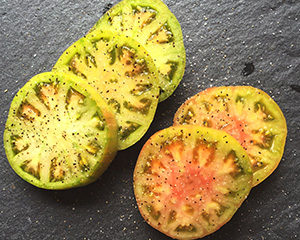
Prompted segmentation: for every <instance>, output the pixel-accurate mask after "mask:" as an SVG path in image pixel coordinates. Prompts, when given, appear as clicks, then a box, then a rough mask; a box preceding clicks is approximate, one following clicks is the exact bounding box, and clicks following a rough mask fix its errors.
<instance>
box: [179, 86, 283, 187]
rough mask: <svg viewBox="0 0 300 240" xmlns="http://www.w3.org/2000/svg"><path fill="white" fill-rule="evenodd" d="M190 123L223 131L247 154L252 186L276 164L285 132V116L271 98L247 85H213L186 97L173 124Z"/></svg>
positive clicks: (268, 173) (279, 158)
mask: <svg viewBox="0 0 300 240" xmlns="http://www.w3.org/2000/svg"><path fill="white" fill-rule="evenodd" d="M178 124H183V125H185V124H192V125H200V126H205V127H209V128H214V129H218V130H223V131H226V132H227V133H229V134H230V135H232V136H233V137H234V138H236V139H237V140H238V141H239V143H240V144H241V145H242V146H243V148H244V149H245V150H246V151H247V153H248V154H249V156H250V159H251V164H252V168H253V171H254V175H253V178H254V181H253V186H256V185H258V184H259V183H261V182H262V181H263V180H264V179H266V178H267V177H268V176H269V175H270V174H271V173H272V172H273V171H274V170H275V169H276V167H277V166H278V164H279V162H280V160H281V158H282V155H283V151H284V145H285V140H286V135H287V126H286V121H285V118H284V116H283V114H282V112H281V110H280V108H279V106H278V105H277V104H276V103H275V102H274V100H273V99H272V98H271V97H270V96H268V95H267V94H266V93H265V92H263V91H262V90H259V89H256V88H253V87H249V86H236V87H214V88H209V89H206V90H204V91H202V92H200V93H198V94H197V95H195V96H193V97H191V98H190V99H188V100H187V101H186V102H185V103H184V104H183V105H182V106H181V107H180V108H179V109H178V111H177V112H176V114H175V117H174V125H178Z"/></svg>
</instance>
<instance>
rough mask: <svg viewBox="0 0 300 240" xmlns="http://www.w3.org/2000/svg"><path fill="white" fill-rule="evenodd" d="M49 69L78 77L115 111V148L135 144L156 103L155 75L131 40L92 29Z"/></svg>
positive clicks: (139, 49)
mask: <svg viewBox="0 0 300 240" xmlns="http://www.w3.org/2000/svg"><path fill="white" fill-rule="evenodd" d="M53 71H63V72H68V73H71V74H73V75H76V76H79V77H81V78H82V79H84V81H86V82H87V83H89V84H90V85H91V86H92V87H94V88H95V89H96V90H97V92H98V93H99V94H100V95H101V96H102V98H103V99H104V101H105V102H106V103H107V104H108V105H109V106H110V107H111V108H112V110H113V112H114V114H115V117H116V120H117V123H118V125H119V132H118V138H119V141H118V149H119V150H123V149H126V148H128V147H130V146H131V145H133V144H134V143H136V142H137V141H138V140H139V139H140V138H141V137H142V136H143V135H144V134H145V132H146V131H147V129H148V128H149V126H150V124H151V122H152V120H153V118H154V114H155V111H156V108H157V104H158V95H159V88H158V84H157V79H158V76H157V70H156V67H155V65H154V63H153V61H152V59H151V57H149V55H148V53H147V52H146V50H145V49H144V48H143V47H142V46H141V45H140V44H139V43H138V42H136V41H135V40H133V39H131V38H129V37H124V36H116V35H113V33H112V32H109V31H94V32H92V33H90V34H88V35H87V36H85V37H83V38H81V39H80V40H78V41H77V42H76V43H74V44H73V45H71V46H70V47H69V48H68V49H67V50H66V51H65V52H64V53H63V54H62V55H61V57H60V58H59V59H58V61H57V63H56V64H55V66H54V68H53Z"/></svg>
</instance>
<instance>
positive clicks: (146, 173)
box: [134, 125, 252, 239]
mask: <svg viewBox="0 0 300 240" xmlns="http://www.w3.org/2000/svg"><path fill="white" fill-rule="evenodd" d="M251 187H252V169H251V165H250V160H249V157H248V155H247V154H246V152H245V150H244V149H243V148H242V147H241V146H240V144H239V143H238V142H237V141H236V140H235V139H234V138H232V137H231V136H230V135H229V134H227V133H225V132H224V131H218V130H213V129H209V128H204V127H199V126H193V125H185V126H173V127H169V128H167V129H164V130H161V131H159V132H157V133H155V134H154V135H153V136H152V137H151V138H150V139H149V140H148V141H147V142H146V143H145V145H144V146H143V148H142V150H141V152H140V155H139V157H138V160H137V163H136V166H135V170H134V192H135V196H136V201H137V203H138V207H139V210H140V212H141V215H142V216H143V218H144V219H145V220H146V221H147V222H148V224H150V225H151V226H152V227H154V228H156V229H157V230H159V231H161V232H162V233H164V234H166V235H168V236H170V237H172V238H176V239H197V238H200V237H204V236H206V235H208V234H210V233H212V232H214V231H216V230H217V229H219V228H220V227H221V226H222V225H224V224H225V223H226V222H228V221H229V220H230V219H231V217H232V216H233V214H234V213H235V212H236V211H237V209H238V207H239V206H240V205H241V204H242V202H243V201H244V200H245V198H246V197H247V196H248V194H249V192H250V189H251Z"/></svg>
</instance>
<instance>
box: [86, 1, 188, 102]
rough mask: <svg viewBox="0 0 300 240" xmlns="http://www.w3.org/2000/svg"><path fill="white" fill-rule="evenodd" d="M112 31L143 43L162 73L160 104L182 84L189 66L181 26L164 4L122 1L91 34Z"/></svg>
mask: <svg viewBox="0 0 300 240" xmlns="http://www.w3.org/2000/svg"><path fill="white" fill-rule="evenodd" d="M95 29H109V30H112V31H115V32H117V33H122V34H124V35H126V36H130V37H132V38H134V39H135V40H137V41H138V42H139V43H141V44H142V45H143V46H144V47H145V49H146V50H147V52H148V53H149V54H150V56H151V57H152V58H153V60H154V63H155V66H156V67H157V68H158V72H159V85H160V96H159V101H160V102H161V101H164V100H165V99H167V98H168V97H169V96H170V95H171V94H172V93H173V92H174V91H175V89H176V88H177V86H178V84H179V83H180V81H181V79H182V77H183V74H184V70H185V63H186V55H185V48H184V43H183V36H182V31H181V26H180V24H179V22H178V20H177V19H176V17H175V16H174V14H173V13H172V12H171V11H170V10H169V9H168V7H167V6H166V5H165V4H164V3H163V2H162V1H161V0H123V1H121V2H119V3H118V4H116V5H115V6H114V7H112V8H111V9H110V10H109V11H108V12H107V13H106V14H104V15H103V16H102V17H101V18H100V20H99V21H98V22H97V23H96V24H95V26H94V27H93V28H92V29H91V30H90V31H91V32H92V31H94V30H95Z"/></svg>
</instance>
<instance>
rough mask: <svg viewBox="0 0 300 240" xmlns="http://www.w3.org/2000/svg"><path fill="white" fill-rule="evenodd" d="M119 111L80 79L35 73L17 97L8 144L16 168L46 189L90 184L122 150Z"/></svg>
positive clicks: (9, 123) (8, 124) (6, 136)
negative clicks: (117, 119)
mask: <svg viewBox="0 0 300 240" xmlns="http://www.w3.org/2000/svg"><path fill="white" fill-rule="evenodd" d="M117 129H118V126H117V123H116V120H115V117H114V114H113V113H112V111H111V110H110V108H109V107H108V106H107V104H106V103H105V102H104V101H103V100H102V98H101V97H100V96H99V95H98V94H97V92H96V91H95V90H94V89H93V88H92V87H90V86H89V85H88V84H86V83H85V82H83V81H82V80H81V79H80V78H78V77H75V76H72V75H67V74H63V73H42V74H39V75H37V76H35V77H33V78H32V79H31V80H30V81H29V82H28V83H27V84H25V86H24V87H23V88H21V89H20V90H19V92H18V93H17V94H16V96H15V98H14V99H13V101H12V103H11V107H10V111H9V114H8V119H7V122H6V126H5V131H4V146H5V151H6V155H7V158H8V161H9V163H10V165H11V166H12V168H13V169H14V171H15V172H16V173H17V174H18V175H19V176H20V177H22V178H23V179H24V180H26V181H27V182H29V183H31V184H33V185H35V186H37V187H40V188H45V189H67V188H73V187H79V186H83V185H87V184H89V183H91V182H93V181H95V180H96V179H98V178H99V177H100V175H101V174H102V173H103V172H104V171H105V170H106V169H107V167H108V166H109V164H110V163H111V161H112V160H113V158H114V156H115V154H116V152H117V143H118V138H117Z"/></svg>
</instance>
